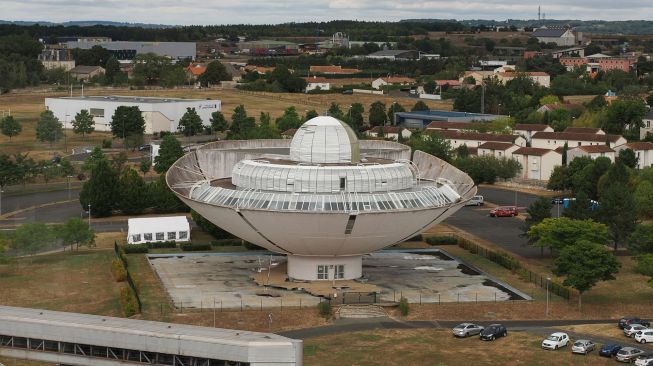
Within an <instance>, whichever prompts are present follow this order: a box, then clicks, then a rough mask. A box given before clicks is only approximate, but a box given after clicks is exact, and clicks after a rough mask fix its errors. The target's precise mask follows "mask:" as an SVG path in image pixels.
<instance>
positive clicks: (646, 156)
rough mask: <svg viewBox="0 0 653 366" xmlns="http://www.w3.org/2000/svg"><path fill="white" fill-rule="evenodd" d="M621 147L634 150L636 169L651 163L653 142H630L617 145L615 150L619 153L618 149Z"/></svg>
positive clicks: (621, 148)
mask: <svg viewBox="0 0 653 366" xmlns="http://www.w3.org/2000/svg"><path fill="white" fill-rule="evenodd" d="M623 149H631V150H633V152H635V156H637V169H644V168H648V167H650V166H651V165H653V142H630V143H627V144H623V145H621V146H617V147H616V148H615V151H616V153H617V154H619V151H621V150H623Z"/></svg>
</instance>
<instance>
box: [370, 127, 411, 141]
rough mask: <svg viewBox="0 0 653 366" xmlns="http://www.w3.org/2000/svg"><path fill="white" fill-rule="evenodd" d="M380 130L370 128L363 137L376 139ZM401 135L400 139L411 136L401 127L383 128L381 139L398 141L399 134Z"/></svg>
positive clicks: (407, 130)
mask: <svg viewBox="0 0 653 366" xmlns="http://www.w3.org/2000/svg"><path fill="white" fill-rule="evenodd" d="M380 129H381V126H374V127H372V128H370V129H369V130H367V131H365V132H364V133H365V135H367V136H369V137H378V136H379V130H380ZM400 133H401V138H402V139H405V140H407V139H409V138H410V136H412V134H413V133H412V132H411V131H410V130H409V129H407V128H405V127H401V126H383V138H384V139H392V140H395V141H397V140H398V139H399V134H400Z"/></svg>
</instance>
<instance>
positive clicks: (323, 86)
mask: <svg viewBox="0 0 653 366" xmlns="http://www.w3.org/2000/svg"><path fill="white" fill-rule="evenodd" d="M304 80H306V92H307V93H308V92H309V91H311V90H331V83H329V81H328V79H327V78H325V77H321V76H313V77H309V78H304Z"/></svg>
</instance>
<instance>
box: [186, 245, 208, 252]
mask: <svg viewBox="0 0 653 366" xmlns="http://www.w3.org/2000/svg"><path fill="white" fill-rule="evenodd" d="M179 247H180V248H181V250H183V251H184V252H195V251H200V250H211V244H208V243H198V244H194V243H181V244H180V245H179Z"/></svg>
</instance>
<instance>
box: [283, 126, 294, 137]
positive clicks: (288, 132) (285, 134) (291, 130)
mask: <svg viewBox="0 0 653 366" xmlns="http://www.w3.org/2000/svg"><path fill="white" fill-rule="evenodd" d="M295 132H297V129H296V128H289V129H287V130H285V131H283V132H282V133H281V138H283V139H292V138H293V137H295Z"/></svg>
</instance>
